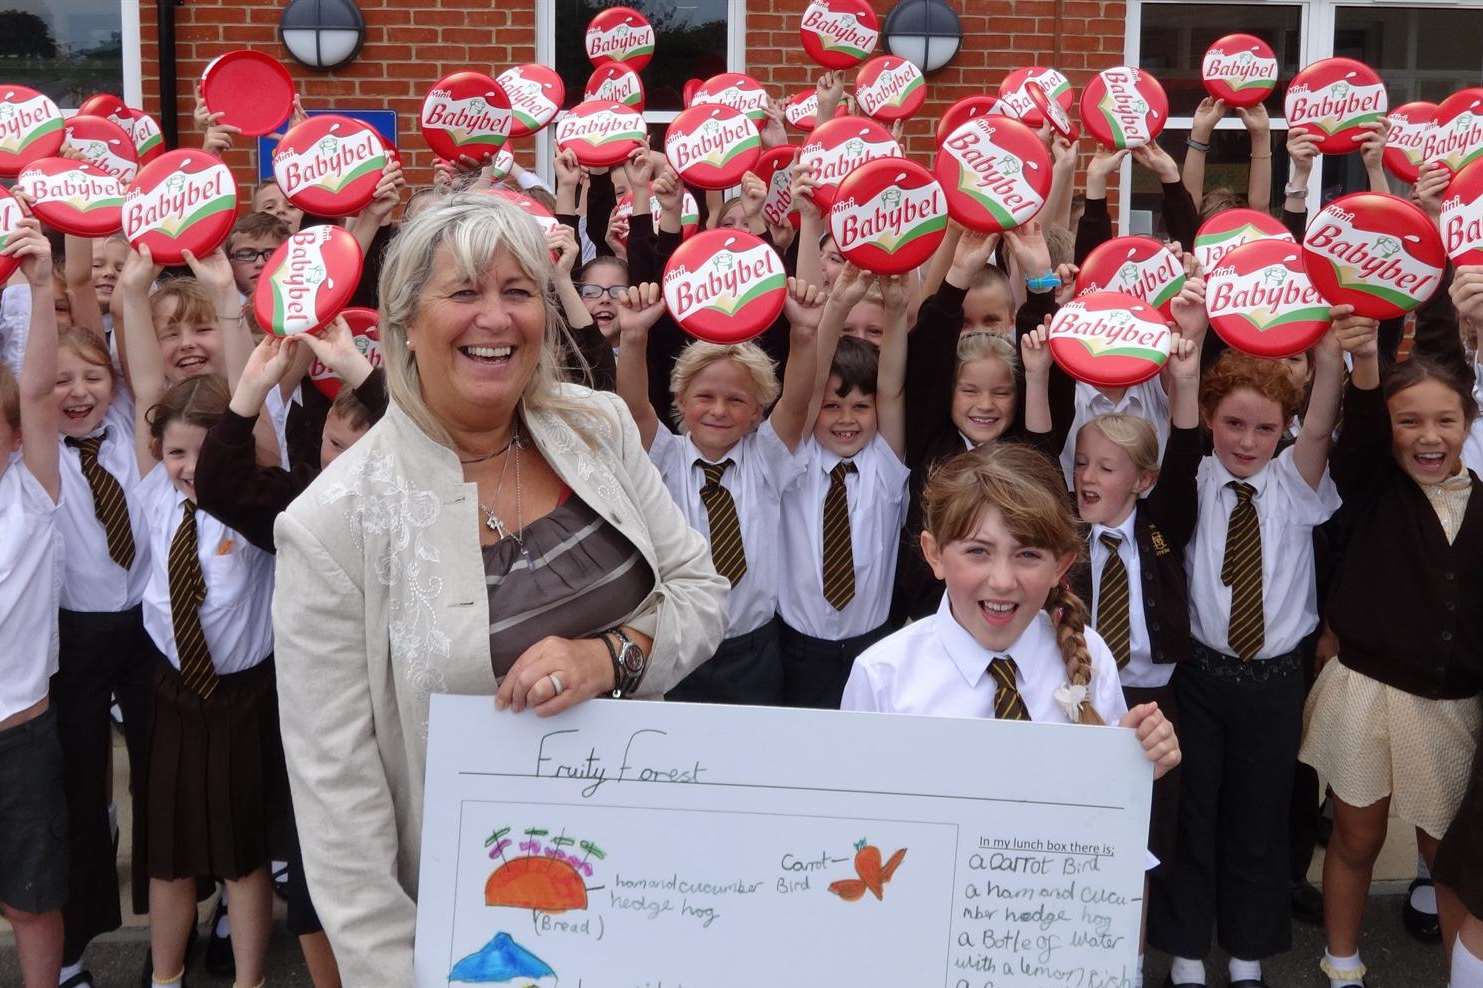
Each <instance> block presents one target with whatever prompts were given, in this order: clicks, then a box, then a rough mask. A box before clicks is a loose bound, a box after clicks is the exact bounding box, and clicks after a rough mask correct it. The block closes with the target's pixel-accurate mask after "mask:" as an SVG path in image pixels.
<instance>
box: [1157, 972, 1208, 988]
mask: <svg viewBox="0 0 1483 988" xmlns="http://www.w3.org/2000/svg"><path fill="white" fill-rule="evenodd" d="M1164 988H1205V986H1204V985H1197V984H1192V983H1190V982H1186V981H1181V982H1179V983H1178V984H1175V983H1174V975H1172V974H1166V975H1164Z"/></svg>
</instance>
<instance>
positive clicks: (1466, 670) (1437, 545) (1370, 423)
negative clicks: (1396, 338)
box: [1328, 385, 1483, 700]
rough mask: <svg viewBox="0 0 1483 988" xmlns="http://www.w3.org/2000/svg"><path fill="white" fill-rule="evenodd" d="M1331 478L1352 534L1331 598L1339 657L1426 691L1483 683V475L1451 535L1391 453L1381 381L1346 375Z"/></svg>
mask: <svg viewBox="0 0 1483 988" xmlns="http://www.w3.org/2000/svg"><path fill="white" fill-rule="evenodd" d="M1333 477H1334V482H1335V483H1336V484H1337V485H1338V488H1339V493H1340V495H1341V496H1342V497H1343V498H1344V502H1345V506H1346V507H1348V508H1350V510H1351V511H1352V518H1353V527H1352V530H1351V531H1352V535H1353V537H1352V538H1350V539H1349V541H1348V545H1347V547H1346V550H1345V553H1344V559H1343V561H1342V563H1341V564H1340V567H1339V572H1338V575H1337V577H1336V578H1335V580H1334V586H1333V589H1332V591H1331V592H1330V593H1329V599H1328V622H1329V626H1330V627H1332V628H1333V630H1334V632H1335V633H1336V634H1337V635H1338V636H1339V661H1341V662H1343V663H1344V664H1345V665H1346V666H1348V667H1349V668H1351V669H1353V670H1354V671H1356V672H1360V673H1363V674H1365V675H1366V676H1369V677H1370V678H1372V679H1377V680H1379V681H1380V682H1382V683H1385V684H1387V685H1389V686H1393V687H1395V688H1396V689H1400V690H1405V691H1406V692H1407V693H1413V694H1415V695H1417V696H1422V697H1426V698H1427V699H1432V700H1461V699H1466V698H1468V697H1473V696H1477V695H1478V694H1479V693H1480V692H1483V483H1480V482H1479V480H1478V478H1477V477H1476V476H1473V475H1472V473H1471V472H1469V477H1470V478H1471V480H1472V484H1473V489H1472V494H1471V495H1470V496H1469V498H1468V507H1467V512H1466V514H1465V515H1464V516H1463V522H1462V527H1461V528H1460V529H1459V530H1458V533H1457V538H1456V539H1455V540H1454V541H1453V542H1452V544H1451V545H1448V544H1447V538H1446V534H1445V533H1444V532H1443V531H1442V525H1441V522H1440V521H1438V519H1437V514H1436V511H1435V510H1434V509H1433V508H1432V506H1431V504H1430V502H1428V501H1427V499H1426V495H1425V494H1424V493H1423V492H1422V490H1421V488H1420V487H1419V486H1417V484H1416V482H1415V481H1413V480H1412V479H1411V478H1410V476H1409V475H1407V474H1406V472H1405V471H1404V470H1402V469H1401V467H1400V465H1399V464H1397V463H1396V462H1395V458H1394V456H1393V455H1392V454H1391V433H1390V416H1389V413H1388V412H1387V410H1386V407H1385V399H1384V397H1383V394H1382V392H1381V390H1380V389H1379V388H1374V389H1371V390H1366V391H1361V390H1360V389H1358V388H1355V387H1353V386H1352V385H1351V386H1350V388H1349V392H1348V394H1347V396H1346V398H1345V409H1344V431H1343V433H1342V434H1341V435H1340V436H1339V445H1338V448H1337V450H1335V453H1334V465H1333Z"/></svg>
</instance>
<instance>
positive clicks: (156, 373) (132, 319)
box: [113, 247, 165, 474]
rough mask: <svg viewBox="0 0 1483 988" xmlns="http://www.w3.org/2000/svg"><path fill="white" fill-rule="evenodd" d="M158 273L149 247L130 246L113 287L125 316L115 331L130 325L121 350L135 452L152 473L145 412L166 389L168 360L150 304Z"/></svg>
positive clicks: (143, 468) (145, 469) (142, 469)
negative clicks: (131, 395)
mask: <svg viewBox="0 0 1483 988" xmlns="http://www.w3.org/2000/svg"><path fill="white" fill-rule="evenodd" d="M159 276H160V267H159V265H157V264H155V263H154V258H153V257H152V256H151V255H150V253H149V248H148V247H143V248H141V249H140V250H130V251H129V259H128V260H127V261H125V262H124V270H123V273H122V274H120V275H119V277H118V286H117V287H116V288H114V290H113V298H114V301H115V302H116V303H118V307H119V309H120V312H119V315H121V316H122V317H123V318H122V319H121V320H119V319H115V321H114V329H115V332H117V331H118V327H119V326H120V325H125V326H127V327H128V332H126V333H124V334H123V346H122V347H121V348H120V352H121V353H124V354H126V357H125V367H126V368H127V370H128V376H129V387H130V388H131V389H132V390H133V392H134V452H135V454H136V455H137V456H138V458H139V472H140V473H141V474H146V473H149V471H150V470H152V469H154V464H155V457H154V444H153V443H152V442H151V437H150V434H149V422H148V421H147V420H146V418H145V416H146V415H147V414H148V412H149V410H150V408H152V407H153V406H154V404H155V403H156V402H158V401H159V400H160V395H162V394H164V392H165V361H164V358H163V357H162V356H161V354H160V340H159V336H158V335H157V334H156V331H155V325H154V314H153V312H151V310H150V307H149V290H150V286H152V285H153V284H154V282H155V279H156V278H158V277H159Z"/></svg>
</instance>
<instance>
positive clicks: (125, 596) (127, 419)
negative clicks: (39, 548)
mask: <svg viewBox="0 0 1483 988" xmlns="http://www.w3.org/2000/svg"><path fill="white" fill-rule="evenodd" d="M102 430H106V433H104V439H103V445H102V446H101V447H100V448H99V450H98V463H99V465H101V466H102V467H103V469H105V470H107V471H108V472H109V473H111V474H113V478H114V479H115V480H117V481H118V484H119V487H121V488H123V492H124V498H125V499H126V500H127V501H128V502H129V528H130V530H132V531H133V533H134V565H133V566H131V567H129V570H128V572H125V571H124V569H123V568H122V567H121V566H119V564H118V563H116V562H114V561H113V557H111V556H110V555H108V533H107V532H106V531H104V529H103V523H102V522H100V521H98V515H97V511H96V509H95V508H94V506H93V489H92V488H91V487H89V486H88V479H87V477H85V476H83V473H82V451H81V450H78V449H74V448H73V447H71V446H69V445H67V443H66V442H65V441H64V440H63V439H62V438H60V437H59V438H58V439H57V442H58V444H59V445H60V450H59V452H60V456H59V457H58V464H57V465H58V468H59V471H60V473H61V476H62V503H61V505H60V510H59V511H58V512H57V528H58V529H59V530H60V531H61V533H62V541H63V542H65V543H66V544H67V577H66V579H65V580H64V581H63V582H62V609H63V610H68V611H89V612H94V613H117V612H119V611H126V610H128V609H129V608H131V607H133V606H135V605H136V604H138V603H139V602H140V601H141V600H143V599H144V587H145V585H146V584H147V583H148V582H149V519H148V513H147V509H146V506H145V503H144V498H143V496H142V495H141V494H140V492H139V488H140V484H141V483H142V482H143V480H144V478H143V477H142V476H141V475H140V473H139V454H138V452H137V451H136V450H135V448H134V400H133V398H132V397H131V396H130V395H129V393H128V391H127V390H126V389H123V388H120V389H119V390H118V391H116V392H115V393H114V398H113V403H112V404H110V405H109V406H108V411H106V412H104V413H103V423H102V426H101V429H100V432H102ZM98 434H100V433H97V432H95V433H94V435H98Z"/></svg>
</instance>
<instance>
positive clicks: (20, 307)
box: [0, 282, 31, 378]
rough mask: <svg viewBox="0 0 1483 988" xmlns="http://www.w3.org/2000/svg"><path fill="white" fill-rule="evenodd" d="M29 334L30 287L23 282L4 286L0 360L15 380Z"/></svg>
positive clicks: (0, 309)
mask: <svg viewBox="0 0 1483 988" xmlns="http://www.w3.org/2000/svg"><path fill="white" fill-rule="evenodd" d="M30 333H31V286H30V285H28V284H26V283H25V282H19V283H17V284H13V285H6V286H5V288H4V291H0V360H4V361H5V363H6V365H8V366H9V367H10V372H11V373H12V374H14V375H15V376H16V377H17V378H19V377H20V376H21V364H22V363H24V361H25V356H26V338H27V337H28V336H29V335H30Z"/></svg>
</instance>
